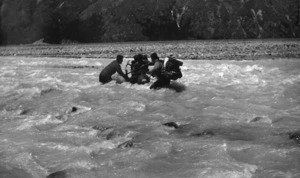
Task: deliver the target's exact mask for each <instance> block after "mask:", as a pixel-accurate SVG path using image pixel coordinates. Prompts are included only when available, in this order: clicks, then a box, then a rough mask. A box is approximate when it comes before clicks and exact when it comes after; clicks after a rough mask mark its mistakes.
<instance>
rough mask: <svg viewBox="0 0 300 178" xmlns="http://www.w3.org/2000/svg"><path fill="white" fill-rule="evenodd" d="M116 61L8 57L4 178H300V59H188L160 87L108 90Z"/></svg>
mask: <svg viewBox="0 0 300 178" xmlns="http://www.w3.org/2000/svg"><path fill="white" fill-rule="evenodd" d="M110 61H111V59H104V58H100V59H99V58H60V57H53V58H52V57H22V56H6V57H5V56H3V57H1V66H0V68H1V70H0V177H4V178H6V177H14V178H21V177H22V178H24V177H25V178H31V177H32V178H42V177H47V176H48V175H50V174H52V175H50V176H49V177H55V176H57V177H72V178H73V177H74V178H77V177H78V178H98V177H103V178H104V177H110V178H121V177H128V178H129V177H130V178H134V177H137V178H140V177H145V178H154V177H164V178H168V177H170V178H174V177H178V178H181V177H191V178H196V177H199V178H219V177H222V178H223V177H228V178H266V177H268V178H281V177H285V178H287V177H289V178H297V177H300V169H299V167H300V147H299V144H300V143H299V140H298V142H297V140H296V139H294V140H293V139H290V138H291V134H292V133H299V132H300V60H299V59H292V58H289V59H286V58H281V59H276V60H272V59H268V58H266V59H264V60H257V61H249V60H248V61H246V60H245V61H231V60H217V61H215V60H184V61H183V62H184V64H183V66H182V73H183V77H182V78H181V79H179V80H177V81H176V82H175V83H173V84H172V87H171V88H170V89H161V90H157V91H154V90H150V89H149V86H150V84H146V85H132V84H129V83H122V84H116V83H114V82H110V83H109V84H106V85H101V84H100V83H99V82H98V75H99V72H100V71H101V69H103V67H104V66H105V65H107V64H108V63H109V62H110ZM125 63H126V61H125V62H124V63H123V69H124V67H125ZM153 81H154V79H152V81H151V83H152V82H153Z"/></svg>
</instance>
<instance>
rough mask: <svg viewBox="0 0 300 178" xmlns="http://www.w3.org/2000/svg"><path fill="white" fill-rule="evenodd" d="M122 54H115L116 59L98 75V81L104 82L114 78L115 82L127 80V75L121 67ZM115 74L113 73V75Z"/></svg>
mask: <svg viewBox="0 0 300 178" xmlns="http://www.w3.org/2000/svg"><path fill="white" fill-rule="evenodd" d="M123 58H124V56H122V55H117V59H116V60H114V61H112V62H111V63H110V64H108V65H107V66H106V67H105V68H104V69H103V70H102V71H101V72H100V75H99V82H100V83H102V84H106V83H108V82H110V81H112V80H116V82H117V83H122V82H124V81H129V78H128V77H127V75H125V74H124V72H123V71H122V69H121V64H122V62H123ZM114 74H115V75H114Z"/></svg>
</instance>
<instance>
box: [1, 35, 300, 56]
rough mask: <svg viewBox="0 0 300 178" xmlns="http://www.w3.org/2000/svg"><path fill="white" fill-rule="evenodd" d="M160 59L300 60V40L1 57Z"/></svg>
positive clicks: (54, 48)
mask: <svg viewBox="0 0 300 178" xmlns="http://www.w3.org/2000/svg"><path fill="white" fill-rule="evenodd" d="M152 52H156V53H158V54H159V56H160V57H162V58H163V57H166V56H168V55H170V54H173V55H174V56H176V57H177V58H179V59H182V60H185V59H187V60H260V59H264V58H268V59H277V58H299V59H300V39H298V38H287V39H241V40H239V39H237V40H235V39H233V40H184V41H148V42H143V41H138V42H114V43H112V42H110V43H86V44H79V43H72V44H57V45H56V44H26V45H11V46H0V56H27V57H62V58H64V57H65V58H82V57H85V58H115V56H116V55H117V54H122V55H124V56H125V57H126V58H131V57H133V56H134V55H136V54H138V53H142V54H147V55H150V54H151V53H152Z"/></svg>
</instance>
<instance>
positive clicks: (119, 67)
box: [117, 65, 129, 81]
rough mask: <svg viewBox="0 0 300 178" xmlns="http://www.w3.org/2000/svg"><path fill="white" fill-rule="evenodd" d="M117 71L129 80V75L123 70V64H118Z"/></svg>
mask: <svg viewBox="0 0 300 178" xmlns="http://www.w3.org/2000/svg"><path fill="white" fill-rule="evenodd" d="M117 72H118V74H119V75H121V76H122V77H124V79H125V80H127V81H128V80H129V78H128V77H127V75H125V74H124V72H123V71H122V69H121V65H118V67H117Z"/></svg>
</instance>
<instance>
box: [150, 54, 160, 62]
mask: <svg viewBox="0 0 300 178" xmlns="http://www.w3.org/2000/svg"><path fill="white" fill-rule="evenodd" d="M150 58H151V63H155V62H156V61H157V60H159V57H158V55H157V54H156V53H152V54H151V55H150Z"/></svg>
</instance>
